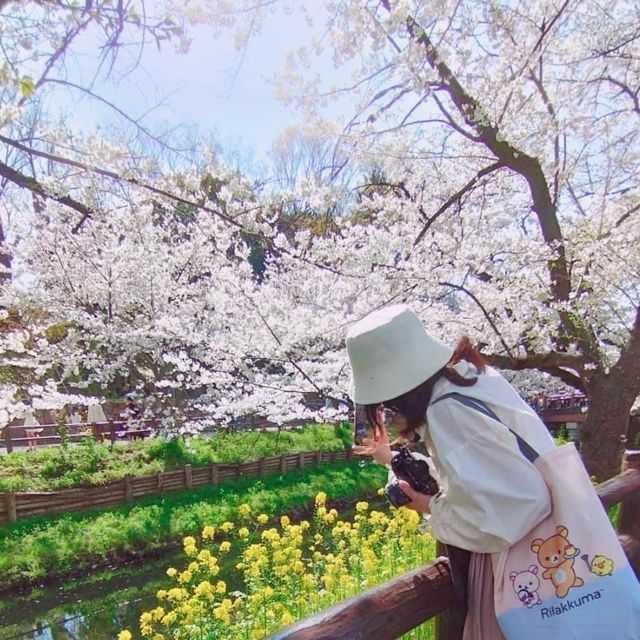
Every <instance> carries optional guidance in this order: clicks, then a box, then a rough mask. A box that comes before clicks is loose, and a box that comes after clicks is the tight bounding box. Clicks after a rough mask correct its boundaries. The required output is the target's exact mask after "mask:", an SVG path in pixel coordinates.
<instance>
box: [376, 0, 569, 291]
mask: <svg viewBox="0 0 640 640" xmlns="http://www.w3.org/2000/svg"><path fill="white" fill-rule="evenodd" d="M382 4H383V6H384V7H385V8H386V9H387V10H388V11H390V2H389V0H383V3H382ZM406 24H407V30H408V32H409V35H410V37H411V38H412V39H413V40H414V41H415V42H417V43H418V44H420V45H422V47H423V49H424V52H425V57H426V61H427V63H428V64H429V66H430V67H431V68H432V69H433V70H434V71H436V72H437V73H438V76H439V78H440V82H441V84H442V86H443V88H444V89H445V90H446V91H447V93H448V94H449V97H450V98H451V100H452V102H453V104H454V105H455V106H456V108H457V109H458V111H459V113H460V115H461V116H462V117H463V119H464V121H465V123H466V124H467V125H468V126H469V127H471V128H472V129H474V130H475V131H476V132H477V134H478V137H479V139H480V141H481V142H482V143H483V144H484V145H485V146H486V147H487V148H488V149H489V150H490V151H491V152H492V153H493V154H494V155H495V156H496V158H497V159H498V160H499V161H500V162H501V163H502V164H503V165H504V166H506V167H509V168H510V169H512V170H513V171H514V172H516V173H518V174H519V175H521V176H522V177H523V178H524V179H525V180H526V181H527V184H528V185H529V190H530V193H531V198H532V200H533V208H534V210H535V212H536V214H537V217H538V222H539V224H540V229H541V231H542V236H543V238H544V241H545V242H546V244H547V245H548V246H550V247H551V248H552V249H553V251H554V252H556V253H557V257H556V258H555V259H553V260H550V261H549V264H548V269H549V275H550V279H551V293H552V295H553V298H554V299H555V300H557V301H566V300H568V299H569V294H570V292H571V283H570V280H569V272H568V268H567V262H566V255H565V247H564V240H563V237H562V231H561V229H560V223H559V221H558V217H557V214H556V208H555V206H554V204H553V200H552V198H551V194H550V192H549V186H548V184H547V181H546V178H545V175H544V172H543V170H542V166H541V164H540V161H539V160H538V159H537V158H534V157H532V156H529V155H528V154H526V153H524V152H523V151H521V150H520V149H518V148H516V147H515V146H513V145H512V144H510V143H509V142H507V141H506V140H504V139H502V138H501V137H500V135H499V132H498V130H497V128H496V127H494V126H493V125H492V124H491V123H490V122H489V120H488V117H487V115H486V113H485V112H484V110H483V109H482V107H481V105H480V104H479V103H478V101H477V100H476V99H475V98H473V97H471V95H469V93H467V91H466V90H465V89H464V87H463V86H462V85H461V84H460V82H459V81H458V79H457V78H456V76H455V75H454V74H453V72H452V71H451V69H449V67H448V65H447V64H446V63H445V62H444V60H442V58H441V57H440V54H439V53H438V51H437V49H436V48H435V46H434V45H433V44H432V42H431V39H430V38H429V35H428V34H427V33H426V31H425V30H424V29H423V28H422V27H421V26H420V25H419V24H418V23H417V22H416V20H415V19H414V18H413V17H412V16H407V19H406ZM543 35H544V34H543ZM542 37H543V36H541V38H542ZM537 46H538V45H536V47H537Z"/></svg>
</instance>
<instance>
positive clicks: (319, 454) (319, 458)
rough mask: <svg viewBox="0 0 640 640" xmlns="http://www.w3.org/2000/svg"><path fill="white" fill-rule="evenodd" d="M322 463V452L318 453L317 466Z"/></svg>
mask: <svg viewBox="0 0 640 640" xmlns="http://www.w3.org/2000/svg"><path fill="white" fill-rule="evenodd" d="M321 463H322V451H316V464H321Z"/></svg>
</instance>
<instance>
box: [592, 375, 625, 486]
mask: <svg viewBox="0 0 640 640" xmlns="http://www.w3.org/2000/svg"><path fill="white" fill-rule="evenodd" d="M616 373H618V375H615V373H613V372H612V373H610V374H609V375H602V376H598V377H595V378H594V379H593V380H592V381H590V384H589V385H588V388H587V394H588V397H589V411H588V413H587V418H586V421H585V423H584V425H583V427H582V430H581V434H580V454H581V455H582V459H583V461H584V464H585V466H586V467H587V470H588V471H589V473H590V474H591V475H595V476H596V479H597V481H598V482H603V481H604V480H607V479H609V478H611V477H613V476H615V475H616V474H618V473H620V466H621V464H622V456H623V453H624V450H625V443H624V436H625V434H626V430H627V426H628V423H629V412H630V410H631V407H632V405H633V402H634V400H635V397H636V394H637V389H636V385H635V381H634V380H633V379H631V380H630V379H629V378H626V379H624V378H623V376H622V375H620V372H616Z"/></svg>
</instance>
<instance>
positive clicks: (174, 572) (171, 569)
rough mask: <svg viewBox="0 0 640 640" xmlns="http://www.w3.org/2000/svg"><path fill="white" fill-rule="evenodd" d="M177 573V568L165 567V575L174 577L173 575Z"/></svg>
mask: <svg viewBox="0 0 640 640" xmlns="http://www.w3.org/2000/svg"><path fill="white" fill-rule="evenodd" d="M177 573H178V570H177V569H174V568H173V567H169V568H168V569H167V575H168V576H169V577H170V578H173V577H175V575H176V574H177Z"/></svg>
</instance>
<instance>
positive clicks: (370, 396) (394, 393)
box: [347, 304, 453, 404]
mask: <svg viewBox="0 0 640 640" xmlns="http://www.w3.org/2000/svg"><path fill="white" fill-rule="evenodd" d="M347 352H348V354H349V360H350V361H351V369H352V372H353V387H354V393H353V400H354V402H356V403H357V404H376V403H379V402H384V401H385V400H391V399H392V398H397V397H398V396H401V395H402V394H403V393H407V391H411V389H415V388H416V387H417V386H419V385H421V384H422V383H423V382H424V381H425V380H428V379H429V378H430V377H431V376H432V375H433V374H434V373H436V372H437V371H439V370H440V369H442V367H444V366H445V365H446V364H447V362H449V360H450V359H451V356H452V355H453V348H452V347H449V346H447V345H445V344H444V343H442V342H440V340H437V339H436V338H432V337H431V336H430V335H429V334H428V333H427V332H426V331H425V328H424V327H423V326H422V322H420V320H419V318H418V316H416V315H415V313H413V311H411V309H409V307H407V306H406V305H404V304H399V305H394V306H391V307H384V308H383V309H380V310H379V311H374V312H373V313H370V314H369V315H368V316H366V317H365V318H363V319H362V320H360V321H358V322H356V323H355V324H354V325H352V326H351V327H350V328H349V330H348V331H347Z"/></svg>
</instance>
